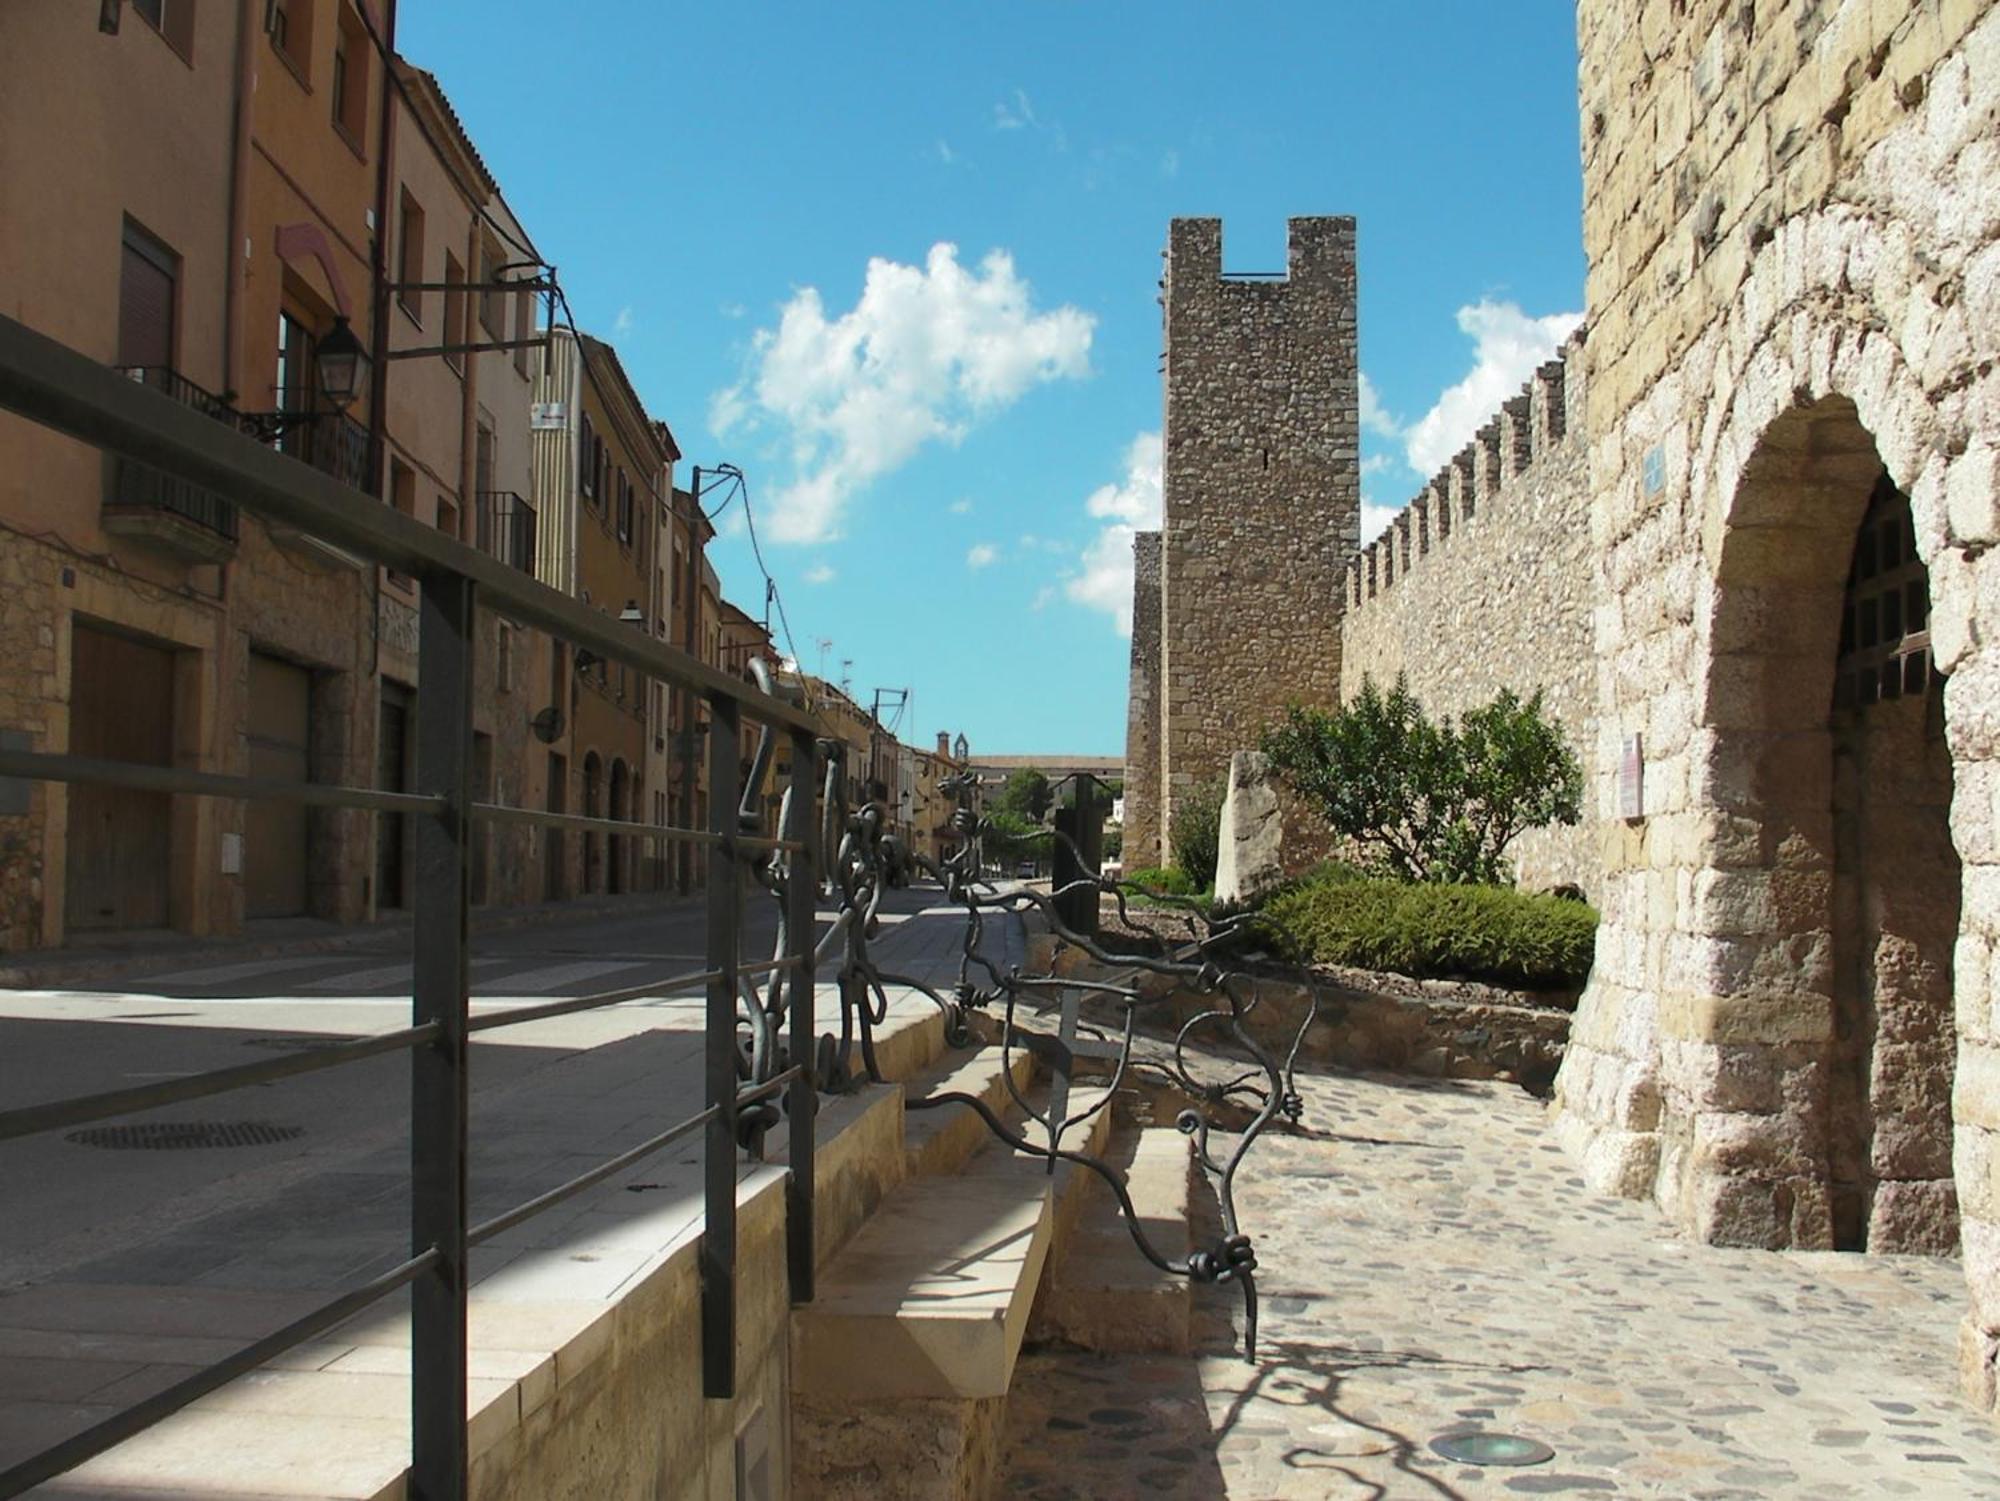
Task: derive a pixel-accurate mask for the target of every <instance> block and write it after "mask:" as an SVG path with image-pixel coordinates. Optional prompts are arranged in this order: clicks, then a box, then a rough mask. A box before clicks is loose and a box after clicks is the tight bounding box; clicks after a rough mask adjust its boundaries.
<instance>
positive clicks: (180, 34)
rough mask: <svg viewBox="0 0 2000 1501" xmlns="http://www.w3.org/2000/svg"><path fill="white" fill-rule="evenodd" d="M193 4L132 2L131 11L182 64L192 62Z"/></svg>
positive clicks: (155, 0)
mask: <svg viewBox="0 0 2000 1501" xmlns="http://www.w3.org/2000/svg"><path fill="white" fill-rule="evenodd" d="M194 4H195V0H132V11H133V14H135V15H136V16H138V18H139V19H140V20H142V21H144V22H145V23H146V24H147V25H148V26H150V27H152V28H153V30H155V31H157V32H158V33H159V34H160V36H161V38H162V39H163V40H164V41H165V42H166V44H167V45H168V46H169V47H171V48H173V49H174V51H176V52H178V53H179V54H180V55H181V60H182V61H183V62H193V61H194Z"/></svg>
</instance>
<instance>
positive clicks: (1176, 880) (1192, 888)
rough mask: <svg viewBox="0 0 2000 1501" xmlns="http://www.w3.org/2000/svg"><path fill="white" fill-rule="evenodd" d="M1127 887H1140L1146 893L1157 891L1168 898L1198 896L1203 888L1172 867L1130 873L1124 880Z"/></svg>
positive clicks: (1143, 868)
mask: <svg viewBox="0 0 2000 1501" xmlns="http://www.w3.org/2000/svg"><path fill="white" fill-rule="evenodd" d="M1123 880H1124V884H1125V885H1127V886H1138V887H1141V888H1142V889H1144V890H1146V891H1157V892H1160V893H1162V894H1163V895H1166V896H1197V895H1199V894H1200V890H1201V888H1200V887H1198V886H1196V885H1195V884H1194V882H1193V881H1191V880H1189V879H1188V873H1187V872H1186V871H1184V870H1181V869H1179V868H1177V867H1175V866H1172V865H1148V866H1144V867H1142V868H1141V869H1139V870H1135V871H1130V872H1128V873H1127V874H1126V875H1125V877H1124V878H1123Z"/></svg>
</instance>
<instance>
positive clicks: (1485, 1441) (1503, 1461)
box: [1431, 1433, 1556, 1465]
mask: <svg viewBox="0 0 2000 1501" xmlns="http://www.w3.org/2000/svg"><path fill="white" fill-rule="evenodd" d="M1431 1452H1432V1453H1433V1454H1437V1455H1440V1456H1442V1457H1443V1458H1445V1459H1449V1460H1455V1461H1456V1462H1458V1463H1459V1464H1468V1465H1538V1464H1546V1463H1547V1462H1548V1461H1549V1460H1551V1459H1554V1458H1555V1457H1556V1451H1555V1450H1553V1449H1551V1448H1550V1447H1549V1446H1548V1445H1547V1444H1544V1443H1542V1442H1540V1441H1539V1440H1537V1439H1532V1438H1522V1437H1520V1436H1519V1435H1518V1434H1513V1433H1447V1434H1443V1435H1441V1436H1439V1437H1437V1438H1434V1439H1432V1440H1431Z"/></svg>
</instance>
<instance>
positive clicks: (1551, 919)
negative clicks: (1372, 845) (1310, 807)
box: [1260, 875, 1597, 989]
mask: <svg viewBox="0 0 2000 1501" xmlns="http://www.w3.org/2000/svg"><path fill="white" fill-rule="evenodd" d="M1260 922H1261V924H1262V926H1263V928H1264V930H1265V933H1266V935H1267V936H1268V938H1269V939H1270V940H1271V941H1272V942H1273V943H1274V944H1275V946H1276V947H1277V948H1278V949H1279V951H1280V952H1281V953H1283V954H1285V955H1286V957H1288V958H1291V959H1294V960H1297V961H1299V962H1302V963H1317V964H1348V965H1353V966H1354V967H1356V968H1358V969H1386V970H1394V971H1396V972H1397V973H1399V974H1406V975H1416V976H1419V977H1430V976H1450V977H1457V978H1464V979H1473V980H1487V981H1491V982H1493V983H1496V984H1501V985H1514V986H1520V987H1524V988H1530V989H1534V988H1549V987H1557V986H1568V985H1575V984H1578V983H1580V982H1581V981H1582V980H1583V978H1584V977H1585V976H1586V975H1588V974H1589V973H1590V961H1591V953H1592V950H1593V948H1594V946H1595V943H1596V935H1597V913H1596V911H1595V910H1594V909H1593V908H1591V907H1590V906H1588V905H1586V904H1585V903H1583V902H1578V901H1572V900H1569V899H1568V898H1565V897H1555V896H1536V895H1530V894H1528V893H1527V892H1522V891H1516V890H1515V889H1514V888H1513V887H1511V886H1447V885H1442V884H1438V883H1435V882H1433V883H1427V884H1418V885H1411V884H1407V883H1404V882H1398V881H1381V880H1369V879H1360V880H1356V879H1353V878H1352V877H1349V876H1344V875H1343V876H1336V877H1335V878H1333V879H1318V880H1313V879H1308V880H1304V881H1300V882H1298V883H1296V884H1294V885H1291V886H1289V887H1287V888H1286V889H1284V890H1283V891H1281V892H1279V893H1278V894H1277V895H1276V896H1274V897H1272V899H1271V900H1270V901H1269V902H1268V903H1266V904H1265V907H1264V910H1263V914H1262V917H1261V918H1260Z"/></svg>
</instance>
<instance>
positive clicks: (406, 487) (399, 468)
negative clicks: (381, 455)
mask: <svg viewBox="0 0 2000 1501" xmlns="http://www.w3.org/2000/svg"><path fill="white" fill-rule="evenodd" d="M389 503H390V504H391V505H393V506H394V507H395V508H396V509H397V510H399V511H401V512H402V513H403V514H404V515H405V516H414V515H416V514H417V475H416V471H415V470H413V469H412V468H410V466H409V465H408V464H405V463H404V462H403V461H402V460H401V459H391V460H389Z"/></svg>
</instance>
